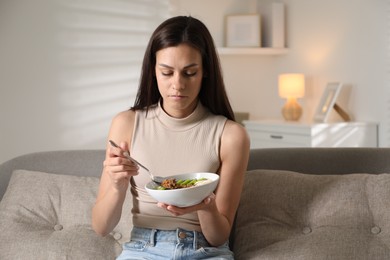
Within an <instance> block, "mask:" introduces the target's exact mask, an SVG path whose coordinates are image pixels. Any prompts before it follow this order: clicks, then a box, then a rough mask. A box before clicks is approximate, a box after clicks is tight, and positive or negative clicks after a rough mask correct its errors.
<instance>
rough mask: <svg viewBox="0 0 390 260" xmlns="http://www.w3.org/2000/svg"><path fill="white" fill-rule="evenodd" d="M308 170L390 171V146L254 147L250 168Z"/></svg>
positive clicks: (302, 171)
mask: <svg viewBox="0 0 390 260" xmlns="http://www.w3.org/2000/svg"><path fill="white" fill-rule="evenodd" d="M255 169H273V170H288V171H296V172H301V173H307V174H348V173H374V174H377V173H383V172H390V148H368V147H360V148H351V147H349V148H267V149H254V150H251V153H250V158H249V164H248V170H255Z"/></svg>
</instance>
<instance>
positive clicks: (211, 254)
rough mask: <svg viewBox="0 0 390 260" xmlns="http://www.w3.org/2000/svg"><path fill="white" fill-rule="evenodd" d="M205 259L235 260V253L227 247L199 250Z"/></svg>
mask: <svg viewBox="0 0 390 260" xmlns="http://www.w3.org/2000/svg"><path fill="white" fill-rule="evenodd" d="M198 252H200V253H201V254H202V255H203V257H204V258H213V259H231V260H233V259H234V254H233V252H232V251H231V250H230V249H229V247H227V246H221V247H201V248H199V249H198Z"/></svg>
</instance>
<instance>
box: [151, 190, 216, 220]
mask: <svg viewBox="0 0 390 260" xmlns="http://www.w3.org/2000/svg"><path fill="white" fill-rule="evenodd" d="M157 206H158V207H160V208H163V209H166V210H167V211H169V212H170V213H171V214H172V215H174V216H181V215H184V214H188V213H191V212H194V211H198V210H205V209H207V208H211V207H216V205H215V194H214V193H213V194H211V195H210V196H208V197H207V198H205V199H204V200H203V201H202V202H200V203H199V204H196V205H193V206H189V207H176V206H173V205H168V204H165V203H163V202H158V203H157Z"/></svg>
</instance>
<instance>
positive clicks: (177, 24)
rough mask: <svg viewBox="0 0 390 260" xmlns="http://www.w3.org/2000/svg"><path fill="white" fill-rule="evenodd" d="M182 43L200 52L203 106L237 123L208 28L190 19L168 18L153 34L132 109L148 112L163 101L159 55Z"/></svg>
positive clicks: (184, 17) (189, 17)
mask: <svg viewBox="0 0 390 260" xmlns="http://www.w3.org/2000/svg"><path fill="white" fill-rule="evenodd" d="M182 43H185V44H188V45H190V46H191V47H193V48H195V49H197V50H198V51H199V52H200V53H201V56H202V65H203V71H204V72H203V73H204V77H203V80H202V86H201V90H200V92H199V100H200V102H201V103H202V104H203V105H204V106H205V107H207V108H208V109H209V110H210V111H211V112H212V113H213V114H216V115H223V116H225V117H227V118H228V119H230V120H234V113H233V110H232V108H231V105H230V102H229V99H228V97H227V94H226V90H225V84H224V82H223V78H222V70H221V65H220V62H219V58H218V55H217V52H216V49H215V44H214V40H213V38H212V36H211V34H210V32H209V30H208V29H207V27H206V26H205V25H204V24H203V23H202V22H201V21H199V20H198V19H196V18H194V17H191V16H176V17H172V18H169V19H168V20H166V21H164V22H163V23H162V24H160V25H159V26H158V27H157V28H156V30H155V31H154V32H153V34H152V36H151V38H150V41H149V44H148V46H147V48H146V51H145V56H144V60H143V63H142V71H141V78H140V83H139V87H138V92H137V96H136V99H135V103H134V106H133V107H132V108H131V109H132V110H140V109H148V108H149V107H150V106H152V105H154V104H156V103H157V102H158V101H159V100H160V99H161V95H160V92H159V90H158V87H157V79H156V76H155V73H154V70H155V66H156V53H157V51H159V50H161V49H164V48H167V47H175V46H178V45H179V44H182Z"/></svg>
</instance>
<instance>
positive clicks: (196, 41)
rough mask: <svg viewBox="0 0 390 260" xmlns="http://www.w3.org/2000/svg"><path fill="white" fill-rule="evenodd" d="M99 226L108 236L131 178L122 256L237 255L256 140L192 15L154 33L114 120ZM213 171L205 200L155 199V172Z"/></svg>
mask: <svg viewBox="0 0 390 260" xmlns="http://www.w3.org/2000/svg"><path fill="white" fill-rule="evenodd" d="M108 139H112V140H113V141H115V142H117V143H120V148H115V147H111V146H110V145H109V144H107V152H106V158H105V161H104V169H103V173H102V176H101V181H100V187H99V192H98V196H97V200H96V203H95V206H94V208H93V212H92V225H93V228H94V230H95V231H96V232H97V233H98V234H100V235H103V236H104V235H107V234H108V233H110V232H111V231H112V230H113V229H114V227H115V226H116V225H117V224H118V221H119V219H120V217H121V209H122V205H123V202H124V199H125V196H126V191H127V189H128V187H129V184H130V186H131V187H130V189H131V192H132V195H133V201H134V202H133V210H132V214H133V224H134V227H133V230H132V231H131V241H130V242H129V243H125V245H124V246H123V252H122V254H121V255H120V256H119V257H118V259H140V258H142V257H145V258H148V257H149V258H151V259H159V258H161V259H207V258H213V257H218V258H219V259H221V258H222V259H233V253H232V252H231V251H230V250H229V247H228V239H229V234H230V231H231V229H232V225H233V220H234V216H235V213H236V210H237V207H238V204H239V200H240V194H241V190H242V186H243V181H244V172H245V170H246V167H247V162H248V157H249V138H248V136H247V133H246V131H245V129H244V128H243V127H242V126H241V125H240V124H238V123H236V122H234V115H233V112H232V109H231V106H230V103H229V100H228V98H227V95H226V92H225V87H224V83H223V79H222V73H221V68H220V64H219V60H218V56H217V54H216V50H215V46H214V43H213V39H212V37H211V35H210V33H209V31H208V29H207V28H206V27H205V25H204V24H203V23H202V22H201V21H199V20H197V19H195V18H193V17H186V16H179V17H173V18H170V19H168V20H166V21H165V22H163V23H162V24H161V25H160V26H158V27H157V29H156V30H155V31H154V33H153V34H152V36H151V39H150V42H149V44H148V46H147V49H146V52H145V57H144V61H143V65H142V74H141V80H140V85H139V90H138V93H137V98H136V101H135V105H134V106H133V107H132V108H131V109H130V110H128V111H124V112H121V113H119V114H118V115H117V116H115V118H114V119H113V121H112V125H111V128H110V131H109V135H108ZM124 151H130V154H131V155H132V156H133V157H134V158H136V159H137V160H139V161H140V162H142V163H143V164H144V165H146V166H147V167H148V168H149V169H150V170H151V172H154V173H158V175H160V176H169V175H174V174H181V173H188V172H215V173H217V174H219V175H220V181H219V184H218V187H217V189H216V190H215V192H214V193H213V194H212V195H211V196H209V197H208V198H206V199H205V200H204V201H202V202H201V203H199V204H197V205H194V206H190V207H185V208H179V207H175V206H172V205H166V204H164V203H160V202H156V201H154V200H153V199H152V198H151V197H150V196H149V195H148V194H147V192H146V191H145V189H144V185H145V184H146V183H147V182H149V181H150V178H149V176H148V174H146V173H144V172H142V171H143V169H140V168H138V167H137V165H135V164H133V163H132V162H131V161H130V160H128V159H126V157H125V156H123V153H124Z"/></svg>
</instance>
